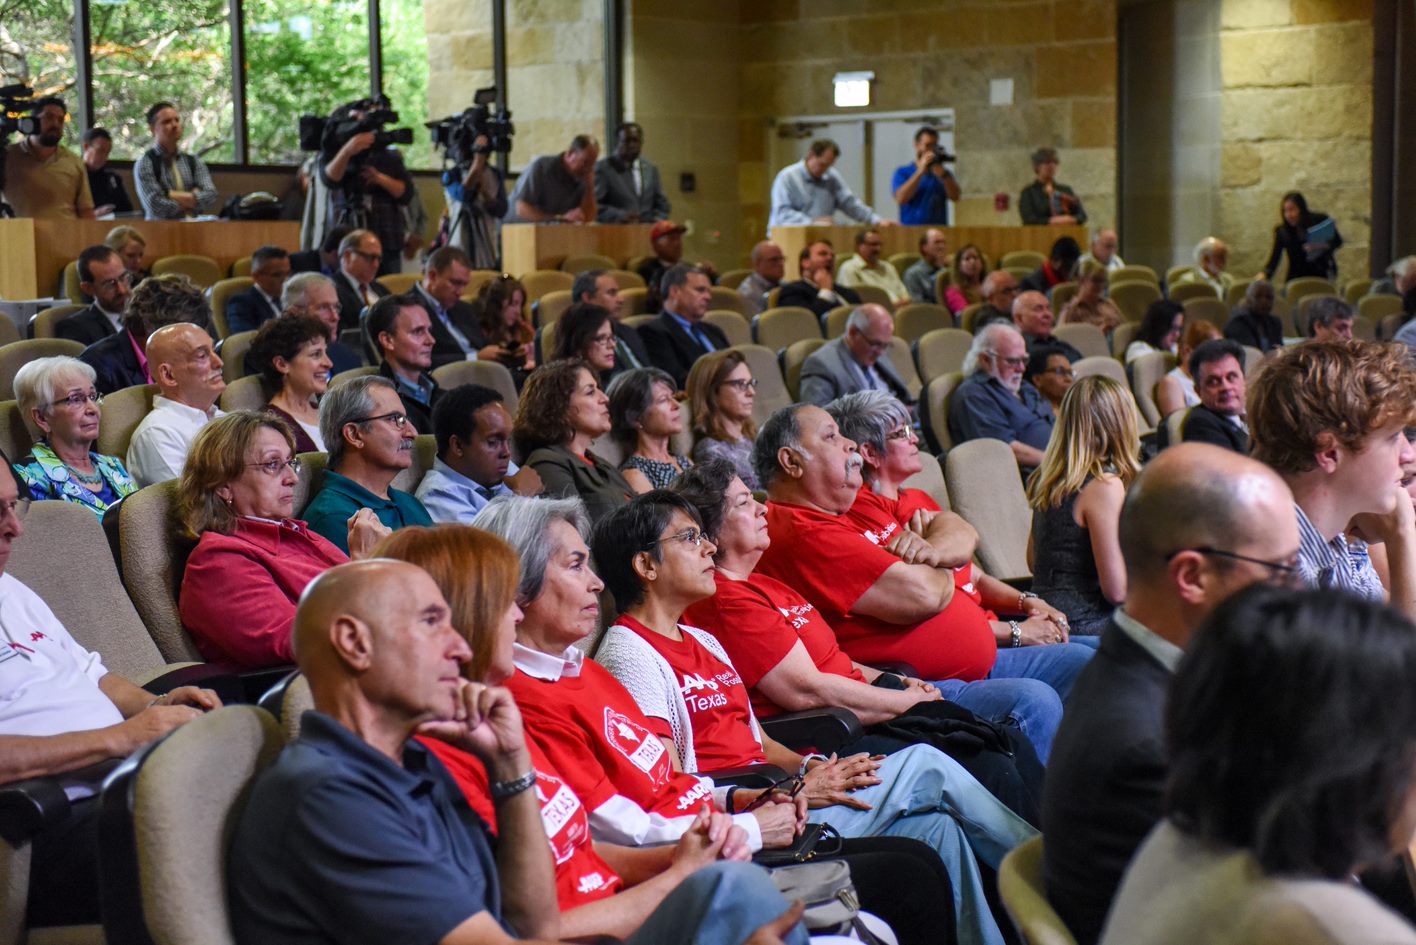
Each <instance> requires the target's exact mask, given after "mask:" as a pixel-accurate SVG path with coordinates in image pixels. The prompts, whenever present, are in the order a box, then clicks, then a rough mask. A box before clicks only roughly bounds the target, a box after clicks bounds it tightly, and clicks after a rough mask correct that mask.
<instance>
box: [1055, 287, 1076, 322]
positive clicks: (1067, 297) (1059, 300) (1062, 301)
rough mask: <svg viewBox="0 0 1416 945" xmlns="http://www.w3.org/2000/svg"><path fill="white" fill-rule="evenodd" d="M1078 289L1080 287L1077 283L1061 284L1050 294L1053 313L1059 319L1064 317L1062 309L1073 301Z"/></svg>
mask: <svg viewBox="0 0 1416 945" xmlns="http://www.w3.org/2000/svg"><path fill="white" fill-rule="evenodd" d="M1077 289H1078V285H1077V283H1075V282H1059V283H1057V284H1056V285H1055V286H1053V287H1052V291H1051V292H1049V293H1048V298H1049V299H1050V300H1051V301H1052V311H1053V312H1054V313H1056V315H1057V317H1058V318H1059V319H1060V318H1061V317H1062V307H1063V306H1064V305H1066V304H1067V303H1068V302H1070V301H1072V296H1074V295H1076V294H1077Z"/></svg>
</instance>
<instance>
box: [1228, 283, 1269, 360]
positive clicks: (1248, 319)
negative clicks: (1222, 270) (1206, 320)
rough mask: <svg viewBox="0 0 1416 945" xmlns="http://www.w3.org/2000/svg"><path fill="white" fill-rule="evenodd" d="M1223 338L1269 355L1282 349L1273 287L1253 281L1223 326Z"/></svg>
mask: <svg viewBox="0 0 1416 945" xmlns="http://www.w3.org/2000/svg"><path fill="white" fill-rule="evenodd" d="M1224 337H1226V338H1228V339H1230V340H1231V341H1237V342H1239V343H1240V344H1241V345H1247V346H1248V347H1250V348H1258V349H1259V350H1260V351H1262V352H1264V353H1265V354H1268V353H1269V352H1270V351H1276V350H1278V349H1279V348H1282V347H1283V322H1282V321H1280V320H1279V318H1278V316H1277V315H1275V314H1273V283H1272V282H1266V281H1264V280H1262V279H1255V280H1254V281H1253V282H1251V283H1249V285H1248V287H1247V288H1246V289H1245V290H1244V302H1243V304H1242V305H1239V306H1238V307H1237V308H1235V309H1234V314H1233V315H1231V316H1230V317H1229V321H1227V322H1225V323H1224Z"/></svg>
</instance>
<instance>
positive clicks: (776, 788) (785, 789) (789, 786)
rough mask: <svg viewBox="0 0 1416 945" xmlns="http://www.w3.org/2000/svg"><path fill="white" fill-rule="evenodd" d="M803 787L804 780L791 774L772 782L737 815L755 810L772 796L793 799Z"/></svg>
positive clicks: (797, 775) (804, 784)
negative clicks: (781, 795)
mask: <svg viewBox="0 0 1416 945" xmlns="http://www.w3.org/2000/svg"><path fill="white" fill-rule="evenodd" d="M805 786H806V779H805V778H803V777H802V776H801V775H799V774H793V775H790V776H789V777H785V778H783V779H782V780H780V781H774V782H772V786H771V787H769V788H768V789H767V790H765V791H763V792H762V793H761V794H759V795H757V799H756V800H754V801H753V802H752V803H751V804H748V805H747V806H746V807H744V808H743V809H742V810H741V811H740V812H739V813H743V814H746V813H748V812H749V811H754V810H757V808H759V807H761V806H762V805H763V804H766V803H767V802H768V801H770V800H771V799H772V795H774V794H785V795H786V796H787V799H788V800H791V799H794V798H795V797H796V796H797V795H798V794H800V793H801V789H802V788H803V787H805Z"/></svg>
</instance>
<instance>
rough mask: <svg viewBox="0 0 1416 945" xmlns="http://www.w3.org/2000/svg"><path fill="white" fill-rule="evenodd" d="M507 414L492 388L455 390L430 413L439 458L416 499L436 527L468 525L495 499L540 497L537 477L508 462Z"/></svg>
mask: <svg viewBox="0 0 1416 945" xmlns="http://www.w3.org/2000/svg"><path fill="white" fill-rule="evenodd" d="M511 423H512V420H511V414H510V413H508V412H507V409H506V404H505V403H504V402H503V400H502V395H501V394H499V393H497V392H496V391H494V390H492V389H491V388H490V387H481V386H479V385H477V384H463V385H462V386H461V387H454V388H453V389H452V390H450V391H448V392H447V394H446V395H444V396H443V398H442V399H441V400H439V401H438V405H437V406H436V407H434V408H433V434H434V436H435V437H436V438H437V443H438V455H437V458H436V459H435V460H433V468H432V469H429V470H428V471H427V473H425V474H424V476H423V480H422V481H421V482H420V483H418V490H417V492H416V493H415V495H416V496H417V498H418V501H419V502H422V503H423V507H424V508H425V509H427V510H428V514H429V515H430V516H432V519H433V521H435V522H460V523H462V524H467V523H470V522H471V521H472V518H473V517H474V516H475V515H476V514H477V513H478V512H480V511H482V509H483V508H484V507H485V506H486V504H487V503H488V502H490V501H491V500H493V499H495V498H496V497H497V496H499V495H512V494H516V495H540V493H541V489H542V485H541V477H540V476H539V475H538V474H537V472H536V470H534V469H532V468H531V467H530V466H523V467H521V468H517V465H516V464H515V463H513V462H512V461H511Z"/></svg>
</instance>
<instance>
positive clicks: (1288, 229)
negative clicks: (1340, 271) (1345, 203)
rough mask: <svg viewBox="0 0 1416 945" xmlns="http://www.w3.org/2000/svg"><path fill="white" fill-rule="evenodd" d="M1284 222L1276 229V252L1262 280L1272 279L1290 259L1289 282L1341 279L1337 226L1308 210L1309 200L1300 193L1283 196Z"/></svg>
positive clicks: (1270, 256) (1274, 243)
mask: <svg viewBox="0 0 1416 945" xmlns="http://www.w3.org/2000/svg"><path fill="white" fill-rule="evenodd" d="M1281 210H1282V213H1283V222H1282V223H1280V224H1279V225H1278V226H1276V227H1274V230H1273V250H1272V252H1270V253H1269V258H1268V262H1267V263H1265V264H1264V271H1263V275H1262V278H1264V279H1272V278H1273V274H1274V273H1275V272H1276V271H1277V270H1278V258H1279V256H1282V255H1287V256H1288V276H1287V278H1286V279H1285V281H1291V280H1293V279H1297V278H1299V277H1300V276H1316V277H1317V278H1319V279H1328V280H1330V281H1333V282H1336V280H1337V260H1336V259H1335V258H1333V253H1334V252H1335V251H1336V250H1337V248H1338V247H1339V246H1341V245H1342V235H1341V234H1340V233H1338V232H1337V224H1336V222H1334V221H1333V219H1332V217H1330V216H1328V215H1327V214H1326V213H1318V212H1316V211H1314V210H1309V209H1308V201H1306V200H1304V199H1303V195H1302V194H1300V193H1298V191H1296V190H1294V191H1289V192H1288V193H1286V194H1284V195H1283V203H1282V204H1281Z"/></svg>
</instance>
